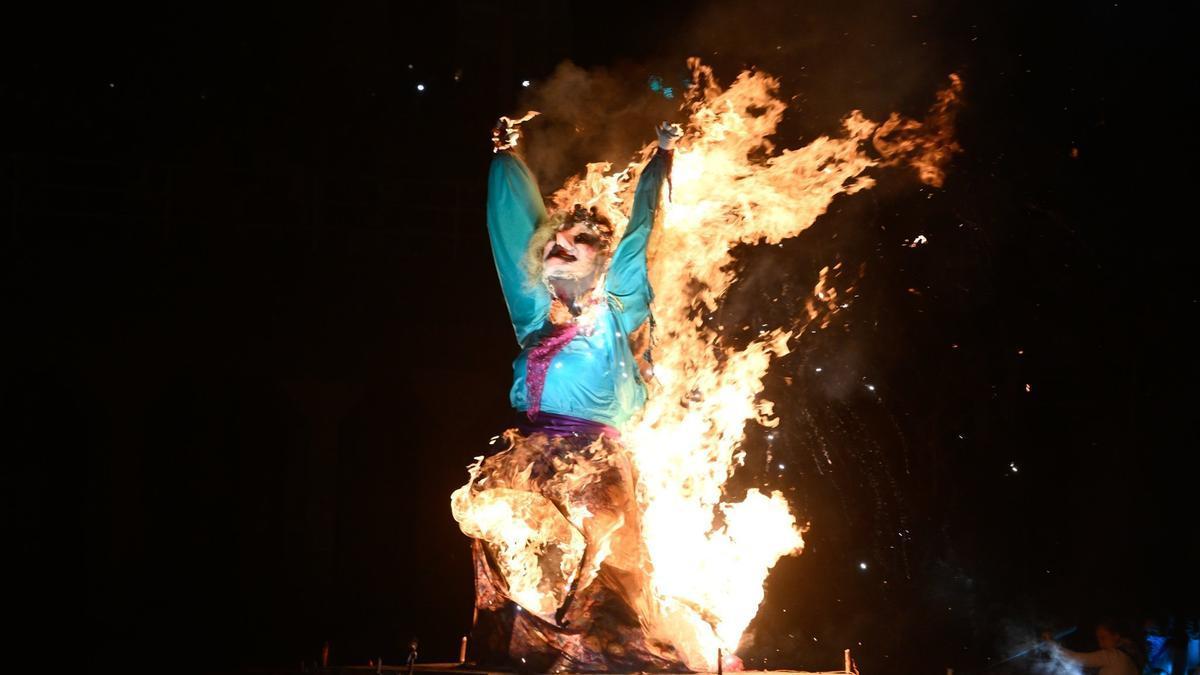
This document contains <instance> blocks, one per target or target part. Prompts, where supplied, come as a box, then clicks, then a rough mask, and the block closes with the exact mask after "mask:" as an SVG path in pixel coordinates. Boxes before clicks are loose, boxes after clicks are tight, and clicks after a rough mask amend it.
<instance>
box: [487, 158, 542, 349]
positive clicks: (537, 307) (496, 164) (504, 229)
mask: <svg viewBox="0 0 1200 675" xmlns="http://www.w3.org/2000/svg"><path fill="white" fill-rule="evenodd" d="M545 217H546V207H545V206H544V205H543V204H542V196H541V194H540V193H539V192H538V187H537V182H536V181H535V180H534V178H533V174H532V173H531V172H530V171H529V167H527V166H525V163H524V162H522V161H521V159H520V158H519V157H517V156H516V155H513V154H512V153H509V152H501V153H497V154H496V156H495V158H494V159H492V167H491V170H490V171H489V173H488V203H487V224H488V237H489V239H491V243H492V257H493V259H494V260H495V261H496V272H497V273H498V274H499V276H500V288H501V290H503V291H504V301H505V303H506V304H507V305H508V316H509V318H510V319H511V320H512V325H513V331H514V332H515V333H516V335H517V342H518V343H519V344H520V345H521V346H525V343H526V341H527V340H528V339H529V337H530V336H531V335H532V334H533V333H535V332H537V331H538V330H539V329H541V327H542V325H543V324H544V323H545V321H546V317H547V316H548V314H549V311H550V296H549V293H548V292H547V291H546V289H545V288H544V287H542V285H541V284H538V283H534V281H533V280H531V279H529V275H528V273H527V272H526V270H525V266H524V264H523V261H524V259H525V252H526V251H527V249H528V247H529V238H530V236H532V235H533V231H534V228H535V227H537V224H538V223H539V222H540V221H541V220H543V219H544V218H545Z"/></svg>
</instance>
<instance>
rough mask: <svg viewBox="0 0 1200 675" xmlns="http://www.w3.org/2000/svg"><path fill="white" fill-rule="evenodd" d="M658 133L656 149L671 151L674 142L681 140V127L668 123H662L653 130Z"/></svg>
mask: <svg viewBox="0 0 1200 675" xmlns="http://www.w3.org/2000/svg"><path fill="white" fill-rule="evenodd" d="M654 131H655V132H656V133H658V147H660V148H662V149H663V150H671V149H673V148H674V147H675V141H678V140H679V139H681V138H683V127H681V126H680V125H678V124H671V123H670V122H663V123H662V124H660V125H658V126H657V127H655V128H654Z"/></svg>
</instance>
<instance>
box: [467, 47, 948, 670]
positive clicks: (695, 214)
mask: <svg viewBox="0 0 1200 675" xmlns="http://www.w3.org/2000/svg"><path fill="white" fill-rule="evenodd" d="M689 65H690V66H691V67H692V70H693V76H692V80H691V81H692V82H694V83H695V84H694V85H693V87H692V89H691V90H690V91H689V92H688V96H687V99H686V102H685V103H684V110H685V111H686V112H687V113H688V118H689V119H688V123H687V124H686V125H685V127H684V128H685V131H686V135H685V136H684V138H683V139H682V140H681V141H680V143H679V146H678V149H677V150H676V153H675V157H674V168H673V172H672V179H673V180H672V189H671V190H670V200H669V204H668V205H667V206H666V208H665V209H664V211H663V216H662V219H661V222H660V223H659V225H658V226H657V227H656V228H655V233H654V236H653V239H652V242H651V249H650V274H651V281H652V283H653V287H654V291H655V295H656V297H657V301H656V302H655V304H654V317H655V322H656V326H655V328H654V339H655V347H654V352H653V357H654V366H653V369H652V371H649V370H648V371H647V373H646V374H647V376H648V379H649V378H650V377H652V378H653V381H652V382H651V384H650V397H649V401H648V402H647V405H646V407H645V409H644V410H643V412H642V414H641V415H640V417H639V418H637V419H636V420H635V421H634V422H632V423H631V424H630V425H629V427H628V428H626V429H624V430H623V442H624V444H625V446H626V447H627V448H628V450H629V452H630V453H631V454H632V457H633V461H634V464H635V466H636V469H637V473H638V486H637V496H638V505H639V508H640V509H641V512H642V513H641V515H642V522H641V532H642V536H643V538H644V540H645V544H646V549H647V550H648V552H649V556H650V562H651V563H652V566H653V570H652V572H651V579H652V588H653V592H654V596H655V601H656V604H657V611H656V612H655V616H656V617H657V618H656V623H655V625H651V626H648V627H647V629H648V630H649V632H650V633H651V634H653V635H656V636H657V637H658V638H659V639H661V640H663V641H665V642H668V643H670V644H673V645H675V647H676V649H678V650H679V653H680V654H681V655H682V656H683V658H684V660H685V661H686V663H687V665H688V666H689V667H691V668H693V669H695V670H702V671H712V670H715V669H716V667H717V663H716V659H717V655H718V653H719V650H720V651H722V652H723V653H725V654H726V655H731V654H732V653H733V652H734V651H735V650H736V649H737V647H738V644H739V642H740V640H741V639H742V636H743V633H744V632H745V630H746V628H747V626H748V625H749V624H750V621H751V620H752V619H753V618H754V616H755V615H756V614H757V612H758V609H759V606H760V605H761V603H762V600H763V584H764V581H765V579H766V576H767V573H768V572H769V571H770V569H771V568H772V567H773V566H774V565H775V563H776V562H777V561H778V560H779V558H780V557H782V556H784V555H789V554H796V553H799V552H800V551H801V550H802V549H803V547H804V540H803V538H802V532H803V529H802V528H801V527H800V526H799V525H798V524H797V522H796V519H795V516H794V515H793V514H792V513H791V512H790V510H789V508H788V504H787V501H786V499H785V498H784V497H783V495H782V494H781V493H779V492H772V493H770V494H765V493H763V492H760V491H759V490H757V489H751V490H749V491H747V492H746V494H745V495H744V496H741V497H740V498H738V496H737V495H727V494H726V493H725V484H726V482H727V481H728V479H729V478H730V476H731V475H732V473H733V471H734V470H735V469H736V467H737V466H739V465H741V464H742V463H743V461H744V458H745V453H744V452H743V451H742V450H741V442H742V439H743V436H744V431H745V426H746V423H747V422H748V421H751V420H753V421H755V422H757V423H758V424H761V425H763V426H766V427H774V426H776V425H778V422H779V421H778V419H776V418H775V417H774V411H773V405H772V403H771V402H770V401H766V400H762V399H760V398H759V394H760V393H761V392H762V389H763V384H762V381H763V377H764V376H765V375H766V373H767V370H768V368H769V366H770V364H771V361H772V359H773V358H775V357H777V356H783V355H785V354H787V353H788V351H789V348H788V343H789V341H790V340H791V339H793V337H795V336H798V335H801V334H802V333H803V331H804V330H807V329H814V330H815V329H819V328H823V327H824V326H826V325H827V324H828V321H829V318H830V316H831V315H832V314H834V313H836V312H838V311H840V310H841V309H844V308H845V307H846V306H847V303H846V301H845V300H840V299H839V295H845V291H846V290H848V289H844V290H843V291H841V292H839V290H838V289H837V288H835V287H834V284H835V282H836V280H837V278H838V276H839V275H840V274H841V273H842V271H843V270H841V269H840V266H835V267H833V268H832V269H831V268H825V269H823V270H821V274H820V279H819V281H818V283H817V286H816V287H815V288H814V289H813V293H812V294H811V296H810V297H809V298H807V299H806V301H805V303H804V306H805V312H804V313H803V315H802V316H799V317H796V319H795V320H794V323H792V325H787V326H779V327H774V328H771V327H762V329H761V330H758V331H757V335H756V337H755V338H754V339H753V340H752V341H751V343H750V344H749V345H747V346H746V347H744V348H734V347H731V346H729V345H727V344H726V343H725V342H724V341H723V340H722V335H721V329H722V327H720V326H711V325H709V324H708V323H706V321H705V317H706V316H709V315H711V314H712V312H713V311H714V310H716V309H717V307H718V306H719V305H720V304H721V301H722V299H723V298H724V297H725V294H726V292H727V291H728V289H729V288H730V286H731V284H733V282H734V281H735V280H736V275H735V273H734V271H733V270H732V265H731V263H732V262H733V258H732V256H731V254H730V251H731V250H732V249H733V248H734V247H735V246H737V245H739V244H763V243H765V244H778V243H779V242H781V241H783V240H784V239H788V238H790V237H795V236H796V235H798V234H800V233H801V232H803V231H804V230H805V229H807V228H808V227H809V226H811V225H812V224H813V222H814V221H815V220H816V219H817V217H818V216H820V215H821V214H822V213H824V212H825V210H826V209H827V208H828V207H829V204H830V203H831V201H832V200H833V199H834V197H836V196H838V195H840V194H853V193H855V192H858V191H860V190H864V189H868V188H870V187H872V186H873V185H874V179H873V178H871V177H870V176H867V175H865V172H866V171H868V170H869V169H872V168H876V167H882V166H892V165H900V164H907V165H910V166H912V167H914V168H915V169H916V170H917V172H918V175H919V177H920V178H921V180H922V181H924V182H926V183H928V184H931V185H940V184H941V183H942V181H943V180H944V166H945V164H946V162H947V161H948V160H949V158H950V157H951V156H952V155H953V154H954V153H955V152H957V151H959V147H958V146H957V144H955V142H954V140H953V135H952V134H953V127H952V123H953V116H954V113H955V110H956V102H957V100H958V96H959V94H960V93H961V88H962V83H961V81H960V80H959V79H958V78H957V77H956V76H954V75H951V76H950V79H951V84H950V86H949V87H948V88H947V89H945V90H944V91H942V92H940V93H939V94H938V97H937V102H936V104H935V105H934V107H933V108H932V110H931V112H930V115H929V116H928V117H927V118H926V119H925V120H923V121H917V120H912V119H906V118H902V117H900V116H899V115H896V114H893V115H892V116H891V117H889V119H888V120H887V121H885V122H883V123H882V124H879V123H876V122H873V121H871V120H868V119H866V118H865V117H864V116H863V115H862V114H861V113H859V112H857V111H854V112H851V113H850V114H849V115H848V116H847V117H846V119H845V120H844V121H843V128H844V131H843V133H842V134H841V135H840V136H838V137H829V136H822V137H820V138H817V139H815V140H813V141H812V142H811V143H809V144H808V145H806V146H803V147H800V148H796V149H782V150H780V149H778V148H776V146H775V145H774V144H773V143H772V142H771V141H768V140H767V138H768V137H769V136H770V135H772V134H773V133H774V132H775V130H776V128H777V126H778V124H779V122H780V120H781V118H782V116H783V113H784V111H785V109H786V104H785V103H784V102H783V101H781V100H780V99H779V98H778V96H777V93H778V87H779V84H778V82H777V80H775V79H774V78H772V77H770V76H768V75H766V74H763V73H751V72H743V73H742V74H741V75H740V76H739V77H738V78H737V79H736V80H735V81H734V82H733V84H731V85H730V86H729V87H728V88H727V89H722V88H721V87H719V86H718V85H717V83H716V82H715V80H714V78H713V76H712V72H711V70H710V69H709V68H707V67H705V66H703V65H701V64H700V63H699V62H698V61H697V60H692V61H691V62H690V64H689ZM653 149H654V146H653V145H648V146H647V147H646V148H645V149H644V150H643V153H642V156H641V159H640V161H638V162H635V163H633V164H631V165H630V166H629V167H627V168H626V169H624V170H623V171H621V172H619V173H615V174H613V173H610V169H611V166H610V165H608V164H591V165H589V166H588V167H587V172H586V174H585V175H583V176H582V177H579V178H575V179H572V180H570V181H569V182H568V183H567V184H566V185H565V186H564V187H563V188H562V189H561V190H559V191H558V192H556V193H555V194H554V196H553V201H554V202H555V206H556V207H557V208H565V207H567V206H569V205H572V204H575V203H580V204H583V205H584V206H586V207H590V206H593V205H595V206H597V207H599V209H600V210H601V211H602V212H606V213H608V214H609V215H610V217H611V218H612V220H613V222H614V223H615V224H616V225H617V227H618V231H620V230H621V229H623V228H624V226H625V224H626V216H625V214H623V213H622V208H623V207H624V208H626V209H627V205H628V204H630V203H631V202H632V191H633V187H634V182H635V181H633V180H632V178H634V177H636V175H637V174H638V173H639V172H640V171H641V168H642V167H643V166H644V164H645V162H646V160H648V159H649V157H650V155H651V154H652V152H653ZM924 241H925V240H924V237H921V238H920V243H924ZM913 245H914V246H915V245H917V242H916V241H914V243H913ZM817 372H820V368H818V369H817ZM780 468H781V469H782V465H781V466H780ZM461 496H462V491H460V492H459V493H456V494H455V500H456V502H455V507H456V518H459V515H460V513H459V512H458V510H459V509H460V508H468V507H471V505H470V504H467V503H466V502H461V501H460V499H459V498H460V497H461ZM535 502H536V500H530V499H525V498H519V497H517V496H512V498H511V499H501V500H499V501H498V502H497V503H491V504H488V505H486V507H484V506H483V505H476V506H475V508H479V509H481V510H482V509H484V508H486V510H487V513H486V514H485V513H475V514H473V520H474V522H475V523H477V524H479V528H480V529H481V530H488V531H487V532H485V533H482V534H485V535H486V538H487V539H488V540H489V541H492V542H496V541H500V542H503V546H502V547H501V548H502V550H503V551H504V556H505V557H506V561H505V567H506V569H512V570H514V571H513V572H512V576H510V583H513V589H514V595H516V596H517V597H515V598H514V599H516V600H518V601H519V602H520V603H521V604H522V605H524V606H525V607H526V608H527V609H529V610H530V611H533V612H537V613H540V614H546V613H549V614H552V613H553V610H552V608H553V607H554V606H556V604H557V601H558V599H557V598H556V597H554V596H553V594H550V593H548V592H547V591H546V589H545V588H543V587H542V585H541V584H540V579H541V577H540V576H539V575H540V573H541V572H540V570H539V569H537V561H536V558H535V556H532V555H531V554H530V551H531V550H533V549H537V548H538V547H541V546H546V545H549V543H550V542H568V543H563V544H558V545H560V547H561V548H562V551H561V558H558V557H556V559H558V560H561V563H562V565H563V568H562V570H561V571H558V570H556V571H555V572H556V573H558V574H565V573H567V567H569V566H570V565H572V564H577V563H578V559H577V555H578V553H577V550H578V542H576V541H575V539H574V537H573V536H572V535H571V534H570V533H569V532H568V531H567V529H569V526H570V525H571V524H572V523H570V522H569V520H568V518H567V517H564V516H563V515H561V514H559V513H557V512H555V513H553V514H551V513H549V511H546V513H545V514H544V516H545V520H544V521H541V520H540V518H541V517H542V516H543V514H541V513H539V514H534V513H532V510H534V509H541V506H539V505H537V504H535ZM551 510H552V509H551ZM459 522H460V523H461V522H464V520H463V519H462V518H459ZM538 523H541V524H538ZM564 528H567V529H564ZM468 534H472V536H479V534H481V533H472V532H468ZM575 536H577V535H575ZM864 565H865V563H864ZM735 665H737V664H736V659H735V660H733V661H731V662H730V663H728V664H726V666H727V667H733V666H735Z"/></svg>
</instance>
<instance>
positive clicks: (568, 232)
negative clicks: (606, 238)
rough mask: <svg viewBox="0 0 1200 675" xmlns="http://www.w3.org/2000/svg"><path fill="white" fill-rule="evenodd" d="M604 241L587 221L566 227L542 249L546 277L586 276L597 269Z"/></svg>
mask: <svg viewBox="0 0 1200 675" xmlns="http://www.w3.org/2000/svg"><path fill="white" fill-rule="evenodd" d="M601 254H602V242H601V240H600V237H599V236H597V235H596V233H595V232H594V231H592V228H590V227H588V226H587V224H585V223H576V224H574V225H571V226H569V227H564V228H563V229H561V230H559V231H558V232H556V233H555V234H554V238H553V239H551V240H550V241H548V242H546V246H545V248H543V249H542V269H543V270H544V273H545V275H546V278H547V279H585V278H587V277H589V276H591V275H593V274H595V272H596V268H597V267H598V266H599V265H600V261H601V259H602V255H601Z"/></svg>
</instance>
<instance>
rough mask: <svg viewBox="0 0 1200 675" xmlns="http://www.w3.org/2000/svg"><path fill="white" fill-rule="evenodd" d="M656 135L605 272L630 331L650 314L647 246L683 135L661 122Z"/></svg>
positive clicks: (610, 289) (650, 292)
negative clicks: (677, 143)
mask: <svg viewBox="0 0 1200 675" xmlns="http://www.w3.org/2000/svg"><path fill="white" fill-rule="evenodd" d="M656 131H657V132H658V150H656V151H655V153H654V157H652V158H651V159H650V162H649V163H647V164H646V168H645V169H643V170H642V175H641V176H640V177H639V178H638V185H637V190H636V191H635V192H634V197H633V209H632V210H631V211H630V213H629V225H628V226H627V227H626V228H625V234H624V236H622V237H621V242H620V243H619V244H617V250H616V251H615V252H614V253H613V259H612V263H611V265H610V266H609V269H608V280H607V284H608V292H609V293H611V294H612V295H613V296H615V297H616V298H617V300H618V301H619V303H620V313H621V319H622V323H623V324H624V325H625V328H626V330H627V331H633V330H635V329H636V328H637V327H638V326H640V325H642V323H643V322H644V321H645V320H646V318H647V317H648V316H649V315H650V300H651V299H652V297H653V293H652V291H651V289H650V279H649V276H648V274H647V271H646V244H647V243H648V242H649V240H650V230H651V228H652V227H653V226H654V219H655V217H656V215H657V212H658V206H659V202H660V200H661V198H662V185H663V182H664V181H665V180H666V178H667V175H668V174H669V173H670V171H671V153H672V152H673V150H672V148H673V147H674V144H675V141H676V140H677V139H678V138H679V137H680V135H681V134H682V132H681V131H680V129H679V127H678V126H677V125H670V124H667V123H666V122H663V123H662V124H661V125H659V126H658V128H657V129H656Z"/></svg>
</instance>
